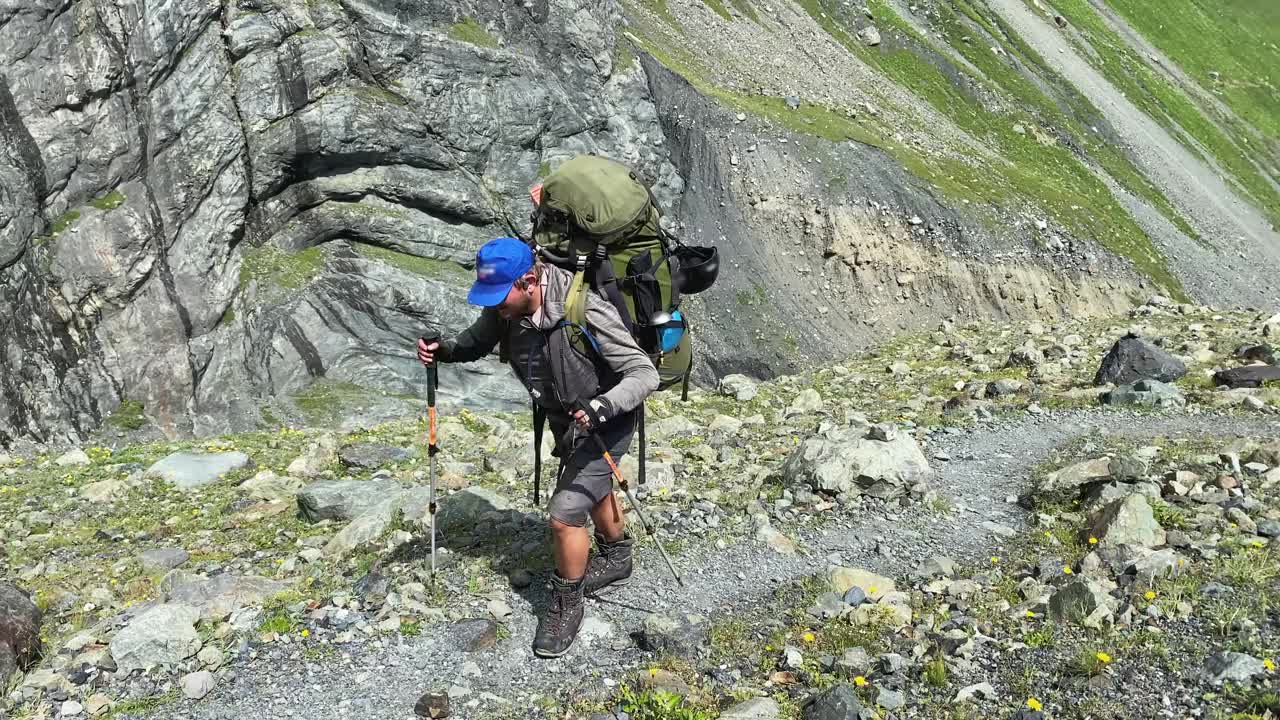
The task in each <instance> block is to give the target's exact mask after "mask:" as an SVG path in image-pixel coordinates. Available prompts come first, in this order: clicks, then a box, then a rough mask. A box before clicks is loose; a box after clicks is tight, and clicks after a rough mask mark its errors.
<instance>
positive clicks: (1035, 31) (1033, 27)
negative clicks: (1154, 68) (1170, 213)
mask: <svg viewBox="0 0 1280 720" xmlns="http://www.w3.org/2000/svg"><path fill="white" fill-rule="evenodd" d="M990 5H991V7H992V8H993V9H994V10H996V11H997V12H999V13H1000V15H1001V16H1002V17H1003V18H1004V20H1005V21H1006V22H1008V23H1009V25H1010V26H1011V27H1012V28H1013V29H1014V30H1015V31H1016V32H1017V33H1018V34H1019V35H1021V36H1022V38H1023V39H1025V40H1026V41H1027V42H1028V43H1029V44H1030V45H1031V47H1032V48H1034V49H1035V50H1036V51H1037V52H1038V53H1040V55H1041V56H1042V57H1044V58H1045V59H1046V60H1047V61H1049V62H1051V63H1053V65H1054V67H1055V68H1056V69H1057V70H1058V71H1059V72H1061V73H1062V75H1063V76H1064V77H1065V78H1067V80H1069V81H1070V82H1071V83H1072V84H1074V85H1075V86H1076V87H1077V88H1078V89H1079V90H1080V92H1082V93H1083V94H1084V95H1085V96H1086V97H1087V98H1089V100H1090V102H1092V103H1093V104H1094V105H1095V106H1097V107H1098V109H1099V110H1100V111H1101V112H1102V113H1103V115H1104V116H1105V117H1106V119H1107V121H1108V122H1109V123H1110V124H1111V125H1112V126H1113V127H1114V128H1115V129H1116V131H1117V132H1118V133H1119V134H1120V135H1121V137H1123V138H1125V139H1126V140H1128V143H1127V144H1128V148H1129V150H1131V151H1133V152H1134V154H1135V160H1136V161H1137V163H1138V166H1139V167H1140V168H1141V169H1142V170H1143V172H1144V173H1145V174H1146V175H1147V177H1149V178H1150V179H1151V181H1152V182H1154V183H1155V184H1156V185H1157V186H1158V187H1159V188H1160V189H1161V191H1162V192H1163V193H1164V194H1165V195H1166V196H1168V197H1169V199H1170V200H1171V201H1172V202H1173V203H1174V205H1175V206H1176V207H1178V208H1180V209H1181V210H1182V213H1183V215H1184V216H1185V217H1188V218H1191V219H1192V222H1194V223H1195V224H1196V225H1197V226H1198V227H1199V228H1200V229H1201V233H1202V235H1203V236H1204V238H1205V239H1206V240H1208V241H1209V242H1210V243H1211V244H1212V245H1213V246H1214V247H1217V248H1219V249H1220V250H1221V252H1220V253H1216V254H1215V253H1212V252H1210V251H1208V250H1206V249H1205V248H1203V247H1201V246H1200V245H1197V244H1196V243H1195V242H1194V241H1191V240H1189V239H1187V238H1185V237H1184V236H1182V235H1181V234H1179V233H1172V232H1167V231H1166V232H1160V233H1158V235H1159V237H1158V240H1159V241H1160V242H1161V244H1162V245H1163V249H1164V251H1165V253H1166V255H1168V257H1169V262H1170V264H1171V265H1172V266H1173V267H1174V269H1175V272H1174V274H1175V275H1177V276H1179V277H1181V278H1183V279H1184V282H1185V284H1186V286H1187V287H1188V289H1190V290H1192V292H1199V293H1200V294H1202V295H1203V296H1204V297H1206V298H1207V299H1209V300H1210V301H1213V300H1214V299H1216V298H1219V297H1226V296H1229V295H1233V294H1236V293H1243V294H1244V295H1245V296H1254V297H1257V299H1258V300H1259V301H1270V302H1275V301H1277V300H1280V289H1278V288H1277V286H1276V283H1275V281H1274V279H1271V278H1269V277H1264V276H1263V275H1261V274H1260V273H1259V271H1258V268H1261V267H1270V266H1274V263H1276V262H1277V261H1280V234H1277V233H1276V232H1275V231H1273V230H1272V229H1271V225H1270V223H1269V222H1268V221H1267V220H1266V218H1264V217H1263V216H1262V215H1261V213H1259V212H1258V211H1257V210H1256V209H1255V208H1254V207H1253V206H1252V205H1250V204H1249V203H1247V202H1245V201H1244V200H1242V199H1241V197H1240V195H1239V194H1237V193H1236V192H1235V191H1234V190H1233V189H1232V187H1231V186H1230V185H1228V184H1227V182H1226V181H1225V180H1224V179H1223V177H1222V175H1221V174H1220V173H1219V172H1218V171H1216V170H1215V169H1214V168H1212V167H1210V166H1209V165H1208V164H1206V163H1205V161H1204V160H1202V159H1201V158H1199V157H1197V156H1196V155H1194V154H1193V153H1192V152H1191V151H1189V150H1188V149H1187V148H1186V146H1184V145H1183V144H1182V143H1180V142H1179V141H1178V140H1176V139H1175V138H1174V137H1173V136H1172V135H1170V134H1169V132H1168V131H1166V130H1165V129H1164V127H1162V126H1161V125H1160V124H1159V123H1157V122H1156V121H1155V120H1154V119H1152V118H1151V117H1150V116H1148V115H1146V114H1145V113H1143V112H1142V111H1141V110H1140V109H1139V108H1138V107H1137V106H1136V105H1134V104H1133V102H1131V101H1130V100H1129V99H1128V98H1126V97H1125V96H1124V94H1123V93H1121V92H1120V91H1119V90H1118V89H1116V87H1115V86H1114V85H1112V84H1111V83H1110V82H1109V81H1108V80H1107V79H1106V78H1105V77H1104V76H1103V75H1102V74H1101V73H1100V72H1098V71H1097V70H1096V69H1094V67H1093V66H1092V65H1090V64H1089V62H1088V61H1087V60H1086V59H1085V58H1083V57H1082V56H1081V55H1080V54H1079V53H1078V52H1077V51H1076V49H1075V48H1074V47H1073V46H1072V45H1071V43H1070V42H1069V40H1068V38H1069V36H1068V35H1067V34H1064V32H1063V31H1061V30H1058V29H1057V28H1056V27H1054V26H1053V25H1052V24H1051V23H1050V22H1049V21H1048V20H1046V19H1045V18H1043V17H1041V16H1038V15H1036V14H1035V13H1034V12H1032V11H1031V9H1030V8H1028V7H1027V5H1026V3H1025V2H1024V1H1023V0H990Z"/></svg>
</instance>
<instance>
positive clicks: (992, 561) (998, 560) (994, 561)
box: [991, 555, 1000, 565]
mask: <svg viewBox="0 0 1280 720" xmlns="http://www.w3.org/2000/svg"><path fill="white" fill-rule="evenodd" d="M998 562H1000V558H999V557H996V556H995V555H992V556H991V564H992V565H995V564H996V563H998Z"/></svg>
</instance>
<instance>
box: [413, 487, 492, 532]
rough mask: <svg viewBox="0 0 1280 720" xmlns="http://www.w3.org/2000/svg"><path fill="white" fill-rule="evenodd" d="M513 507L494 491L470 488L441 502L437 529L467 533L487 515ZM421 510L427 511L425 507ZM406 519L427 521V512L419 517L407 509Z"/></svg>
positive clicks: (437, 516) (437, 517) (437, 515)
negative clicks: (419, 518) (466, 531)
mask: <svg viewBox="0 0 1280 720" xmlns="http://www.w3.org/2000/svg"><path fill="white" fill-rule="evenodd" d="M513 507H514V506H513V505H512V504H511V502H510V501H508V500H507V499H506V498H504V497H503V496H501V495H499V494H498V493H496V492H494V491H492V490H488V489H486V488H482V487H469V488H466V489H465V490H460V491H458V492H455V493H453V494H452V495H449V496H447V497H445V498H443V499H441V500H440V501H439V511H438V512H437V513H436V527H437V528H439V529H440V530H441V531H442V532H446V533H448V532H453V531H465V530H468V529H471V528H474V527H475V526H476V525H478V524H480V523H482V522H483V521H484V516H485V515H486V514H487V513H490V512H499V513H505V512H510V511H511V510H512V509H513ZM421 510H423V511H425V505H424V506H423V507H422V508H421ZM405 517H406V518H407V519H411V520H412V519H417V518H418V517H422V518H423V519H424V521H425V512H423V513H422V514H421V515H419V514H418V513H416V512H414V511H413V510H412V509H409V508H406V510H405Z"/></svg>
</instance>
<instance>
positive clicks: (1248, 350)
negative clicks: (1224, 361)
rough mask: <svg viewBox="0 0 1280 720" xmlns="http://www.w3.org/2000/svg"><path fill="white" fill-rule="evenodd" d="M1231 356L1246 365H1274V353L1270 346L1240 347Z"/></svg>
mask: <svg viewBox="0 0 1280 720" xmlns="http://www.w3.org/2000/svg"><path fill="white" fill-rule="evenodd" d="M1233 354H1234V355H1235V357H1237V358H1239V359H1240V360H1243V361H1245V362H1246V363H1262V364H1263V365H1275V364H1276V351H1275V350H1273V349H1272V348H1271V346H1270V345H1241V346H1240V347H1238V348H1236V351H1235V353H1233Z"/></svg>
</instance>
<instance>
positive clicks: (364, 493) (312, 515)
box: [297, 480, 402, 522]
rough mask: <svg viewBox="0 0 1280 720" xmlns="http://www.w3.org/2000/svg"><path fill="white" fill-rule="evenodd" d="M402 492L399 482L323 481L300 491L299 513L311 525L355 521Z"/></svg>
mask: <svg viewBox="0 0 1280 720" xmlns="http://www.w3.org/2000/svg"><path fill="white" fill-rule="evenodd" d="M401 490H402V488H401V487H400V483H398V482H396V481H395V480H321V481H319V482H314V483H311V484H310V485H308V486H306V487H304V488H303V489H301V490H299V491H298V495H297V497H298V510H299V512H300V513H301V514H302V517H303V518H305V519H306V520H309V521H311V522H319V521H321V520H352V519H354V518H355V517H357V516H359V515H362V514H363V513H364V512H365V511H366V510H368V509H370V508H372V507H374V506H376V505H378V504H380V503H384V502H386V501H387V500H389V499H392V498H395V497H397V496H398V495H399V494H400V492H401Z"/></svg>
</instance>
